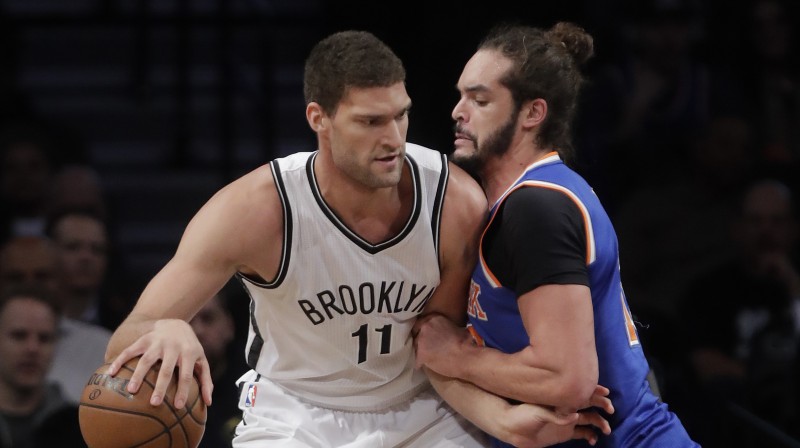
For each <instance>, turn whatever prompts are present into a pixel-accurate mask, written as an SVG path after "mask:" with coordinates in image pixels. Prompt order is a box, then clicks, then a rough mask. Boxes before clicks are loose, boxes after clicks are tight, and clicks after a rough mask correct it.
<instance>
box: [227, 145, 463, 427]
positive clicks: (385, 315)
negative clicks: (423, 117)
mask: <svg viewBox="0 0 800 448" xmlns="http://www.w3.org/2000/svg"><path fill="white" fill-rule="evenodd" d="M316 155H317V153H316V152H313V153H298V154H293V155H290V156H288V157H285V158H281V159H277V160H275V161H273V162H272V163H271V169H272V175H273V177H274V179H275V184H276V187H277V189H278V194H279V196H280V198H281V201H282V205H283V212H284V242H283V254H282V259H281V265H280V268H279V271H278V275H277V276H276V277H275V279H274V280H273V281H272V282H270V283H261V282H257V281H254V280H253V279H251V278H248V277H246V276H244V275H239V278H240V279H241V280H242V283H243V284H244V286H245V288H246V289H247V291H248V293H249V294H250V298H251V304H250V330H249V336H248V341H247V358H248V359H247V360H248V364H249V365H250V366H251V367H252V368H253V369H254V370H256V371H257V372H258V373H259V374H261V375H263V376H264V377H267V378H269V379H270V380H272V381H273V382H275V383H276V384H278V385H280V386H282V387H284V388H285V389H287V390H288V391H289V392H291V393H292V394H294V395H296V396H298V397H300V398H302V399H304V400H306V401H309V402H311V403H314V404H317V405H319V406H323V407H328V408H333V409H342V410H350V411H375V410H380V409H385V408H386V407H388V406H391V405H394V404H397V403H400V402H402V401H405V400H407V399H409V398H411V397H412V396H414V395H416V394H417V393H419V392H420V391H421V390H422V389H424V388H425V387H427V386H428V382H427V378H426V377H425V375H424V373H423V372H421V371H419V370H416V369H414V353H413V347H412V338H411V335H410V332H411V327H412V326H413V325H414V321H415V319H416V317H417V316H418V315H419V314H420V312H422V309H423V307H424V305H425V303H426V302H427V300H428V299H429V298H430V296H431V294H432V293H433V291H434V289H435V288H436V287H437V286H438V284H439V261H438V242H439V223H440V218H441V209H442V201H443V197H444V192H445V186H446V183H447V176H448V170H447V161H446V158H445V156H444V155H442V154H440V153H438V152H436V151H433V150H430V149H427V148H424V147H421V146H418V145H414V144H411V143H408V144H406V159H405V161H406V164H407V165H408V166H409V168H410V172H411V176H412V178H413V185H414V205H413V209H412V212H411V214H410V218H409V219H408V222H407V223H406V225H405V227H404V228H403V229H402V231H400V232H399V233H398V234H397V235H396V236H394V237H391V238H390V239H388V240H386V241H383V242H381V243H378V244H371V243H369V242H367V241H365V240H363V239H362V238H360V237H359V236H358V235H357V234H355V233H354V232H353V231H351V230H350V229H348V228H347V226H346V225H345V224H344V223H343V222H342V221H340V220H339V219H338V218H337V216H336V214H335V213H334V212H333V210H331V209H330V208H329V207H328V206H327V204H326V203H325V200H324V199H323V198H322V196H321V194H320V191H319V188H318V185H317V183H316V179H315V176H314V171H313V168H312V167H313V166H314V159H315V157H316ZM243 231H253V230H252V229H247V230H244V229H243ZM255 231H257V230H255Z"/></svg>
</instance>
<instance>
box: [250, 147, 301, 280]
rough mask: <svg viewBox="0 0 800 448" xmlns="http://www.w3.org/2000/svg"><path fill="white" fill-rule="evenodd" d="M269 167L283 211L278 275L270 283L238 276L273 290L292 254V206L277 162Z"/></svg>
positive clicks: (286, 268)
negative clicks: (281, 246)
mask: <svg viewBox="0 0 800 448" xmlns="http://www.w3.org/2000/svg"><path fill="white" fill-rule="evenodd" d="M269 167H270V170H272V178H273V179H275V188H276V189H277V190H278V198H280V200H281V209H282V210H283V248H282V249H281V263H280V265H279V266H278V273H277V274H276V275H275V279H274V280H272V281H268V282H265V281H261V280H257V279H254V278H252V277H250V276H248V275H247V274H244V273H241V272H240V273H238V274H239V275H240V276H241V278H242V279H244V280H247V281H248V282H250V283H252V284H254V285H256V286H260V287H262V288H267V289H275V288H277V287H278V286H280V285H281V283H283V280H284V279H285V278H286V274H287V272H288V271H289V259H290V258H291V254H292V250H291V249H292V230H293V229H292V206H291V204H289V197H288V196H287V194H286V187H285V186H284V184H283V177H281V167H280V164H279V163H278V161H277V160H273V161H272V162H270V164H269Z"/></svg>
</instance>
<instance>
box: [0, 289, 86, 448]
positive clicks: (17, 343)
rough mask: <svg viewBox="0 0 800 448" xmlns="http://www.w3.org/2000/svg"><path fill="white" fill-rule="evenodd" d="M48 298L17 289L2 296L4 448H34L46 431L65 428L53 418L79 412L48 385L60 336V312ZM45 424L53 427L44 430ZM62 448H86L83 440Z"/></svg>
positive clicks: (0, 415) (0, 436)
mask: <svg viewBox="0 0 800 448" xmlns="http://www.w3.org/2000/svg"><path fill="white" fill-rule="evenodd" d="M47 294H48V293H47V292H46V291H43V290H36V289H16V290H9V291H6V292H4V293H3V294H2V295H0V446H2V447H4V448H32V447H35V446H36V445H35V435H36V434H37V433H41V432H47V431H49V430H50V428H49V427H48V426H47V425H50V424H54V423H59V424H61V423H60V422H56V421H54V420H48V416H50V415H52V414H54V413H56V412H60V411H61V410H63V409H66V408H70V407H71V408H73V409H74V408H75V405H71V404H69V403H68V402H67V401H66V400H65V399H64V397H63V395H62V393H61V389H60V387H59V386H58V385H57V384H54V383H49V382H48V381H47V379H46V374H47V371H48V369H49V368H50V364H51V361H52V359H53V354H54V350H55V345H56V338H57V334H58V311H57V308H56V305H55V303H54V302H53V301H52V299H50V298H49V297H48V295H47ZM46 420H47V421H48V422H49V423H48V424H47V425H43V423H44V422H45V421H46ZM74 425H75V426H77V425H78V422H77V420H75V421H74ZM74 434H75V433H74V431H73V435H74ZM78 436H79V434H78ZM58 446H66V447H80V446H85V445H84V444H83V441H82V438H80V437H78V438H77V439H72V440H65V439H62V440H59V444H58Z"/></svg>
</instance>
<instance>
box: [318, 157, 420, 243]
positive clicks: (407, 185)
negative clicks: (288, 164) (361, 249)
mask: <svg viewBox="0 0 800 448" xmlns="http://www.w3.org/2000/svg"><path fill="white" fill-rule="evenodd" d="M332 164H333V162H332V161H331V160H329V157H328V154H326V153H324V152H321V153H320V154H319V155H318V156H317V160H316V164H315V167H314V169H315V173H316V177H317V183H318V185H319V189H320V193H321V194H322V197H323V198H324V199H325V202H326V203H327V204H328V206H329V207H330V208H331V209H333V211H334V212H336V215H337V216H338V217H339V219H341V220H342V221H343V222H344V223H345V224H346V225H347V227H348V228H350V229H351V230H352V231H354V232H356V233H357V234H358V235H359V236H360V237H361V238H363V239H364V240H366V241H368V242H370V243H372V244H376V243H379V242H382V241H386V240H387V239H389V238H391V237H392V236H394V235H396V234H397V233H398V232H399V231H400V230H401V229H402V228H403V226H404V225H405V223H406V221H407V220H408V217H409V214H410V212H411V208H412V204H413V198H412V197H411V196H412V194H413V193H412V191H413V188H414V187H413V185H412V182H411V175H410V172H409V167H408V166H407V165H406V166H404V167H403V175H402V177H401V179H400V182H399V183H398V184H397V185H394V186H391V187H384V188H369V187H366V186H364V185H363V184H361V183H359V182H357V181H355V180H354V179H352V178H350V177H348V176H347V175H345V174H343V173H342V172H341V171H339V170H338V169H337V168H336V167H333V166H332Z"/></svg>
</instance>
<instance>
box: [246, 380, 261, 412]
mask: <svg viewBox="0 0 800 448" xmlns="http://www.w3.org/2000/svg"><path fill="white" fill-rule="evenodd" d="M257 390H258V386H256V385H255V384H251V385H249V386H247V396H246V397H245V399H244V405H245V407H248V408H251V407H253V406H255V405H256V392H257Z"/></svg>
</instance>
